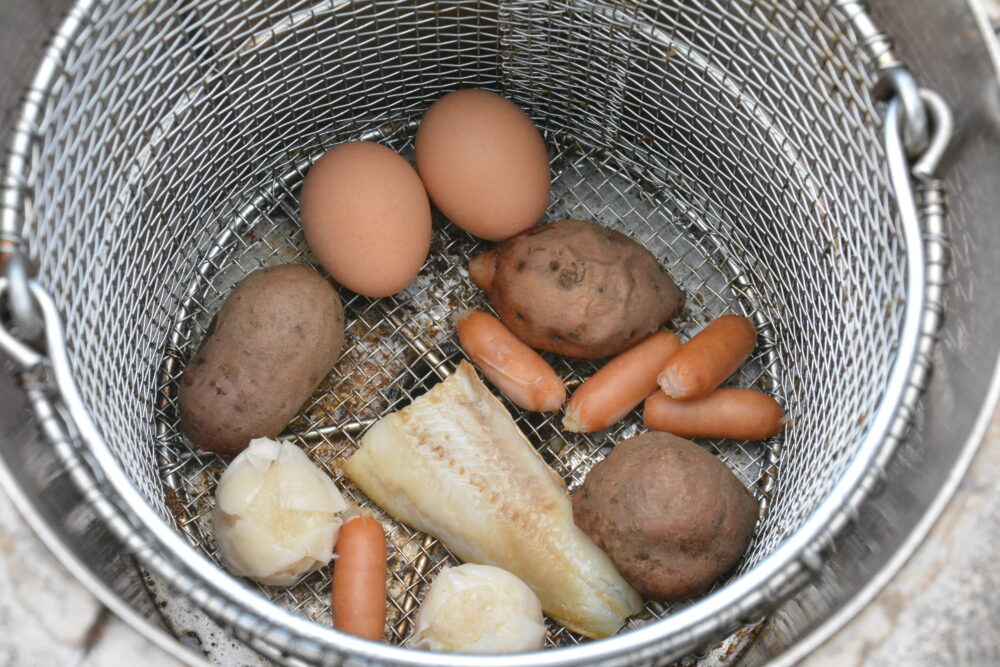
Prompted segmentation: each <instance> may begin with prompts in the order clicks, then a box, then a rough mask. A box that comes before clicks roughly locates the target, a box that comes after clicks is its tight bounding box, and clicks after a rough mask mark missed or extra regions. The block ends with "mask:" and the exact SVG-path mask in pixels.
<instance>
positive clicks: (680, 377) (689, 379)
mask: <svg viewBox="0 0 1000 667" xmlns="http://www.w3.org/2000/svg"><path fill="white" fill-rule="evenodd" d="M755 345H757V332H756V330H755V329H754V326H753V323H752V322H751V321H750V320H748V319H747V318H745V317H740V316H738V315H723V316H722V317H719V318H717V319H715V320H712V321H711V322H709V324H708V326H706V327H705V328H704V329H702V330H701V331H699V332H698V333H697V334H695V335H694V336H692V337H691V340H689V341H688V342H686V343H684V345H682V346H681V349H680V350H678V351H677V354H675V355H673V356H671V357H670V359H668V360H667V363H666V365H664V367H663V370H662V371H660V375H659V376H658V377H657V382H658V383H659V385H660V389H661V390H662V391H663V393H665V394H666V395H667V396H670V397H671V398H679V399H682V400H686V399H690V398H697V397H698V396H704V395H705V394H707V393H709V392H710V391H712V390H713V389H715V388H716V387H718V386H719V385H720V384H722V383H723V382H725V380H726V378H728V377H729V376H730V375H732V374H733V373H735V372H736V369H737V368H739V367H740V366H741V365H742V364H743V362H744V361H746V360H747V357H749V356H750V353H751V352H753V348H754V346H755Z"/></svg>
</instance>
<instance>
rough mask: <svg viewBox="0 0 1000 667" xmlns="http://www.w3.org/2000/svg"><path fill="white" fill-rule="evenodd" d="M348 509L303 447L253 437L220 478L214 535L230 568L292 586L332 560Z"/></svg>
mask: <svg viewBox="0 0 1000 667" xmlns="http://www.w3.org/2000/svg"><path fill="white" fill-rule="evenodd" d="M346 509H347V504H346V503H345V502H344V499H343V497H341V495H340V491H339V490H338V489H337V486H336V485H335V484H334V483H333V480H331V479H330V478H329V477H328V476H327V475H326V473H324V472H323V471H322V470H320V469H319V468H317V467H316V465H315V464H314V463H313V462H312V461H310V460H309V458H308V457H307V456H306V455H305V454H304V453H303V452H302V450H300V449H299V448H298V447H296V446H295V445H293V444H292V443H290V442H288V441H283V442H277V441H275V440H270V439H268V438H257V439H255V440H254V441H253V442H251V443H250V446H249V447H247V448H246V449H245V450H243V453H241V454H240V455H239V456H237V457H236V458H235V459H233V461H232V463H230V464H229V466H228V467H227V468H226V471H225V472H224V473H222V477H221V478H220V479H219V485H218V488H217V489H216V492H215V511H214V513H213V515H212V519H213V526H214V532H215V541H216V543H217V544H218V545H219V550H220V551H221V552H222V557H223V559H224V560H225V562H226V567H227V568H229V571H230V572H232V573H233V574H235V575H238V576H241V577H249V578H251V579H253V580H255V581H259V582H260V583H262V584H268V585H271V586H290V585H292V584H294V583H295V582H296V581H298V580H299V578H300V577H301V576H302V575H304V574H306V573H308V572H312V571H313V570H318V569H319V568H321V567H323V566H324V565H326V564H327V563H329V562H330V558H332V556H333V544H334V542H336V540H337V534H338V532H339V530H340V525H341V516H340V514H341V512H343V511H344V510H346Z"/></svg>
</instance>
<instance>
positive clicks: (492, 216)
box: [415, 90, 552, 241]
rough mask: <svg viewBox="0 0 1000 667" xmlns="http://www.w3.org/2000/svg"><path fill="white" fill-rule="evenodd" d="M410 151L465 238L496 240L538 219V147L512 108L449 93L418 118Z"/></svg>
mask: <svg viewBox="0 0 1000 667" xmlns="http://www.w3.org/2000/svg"><path fill="white" fill-rule="evenodd" d="M415 147H416V158H417V159H416V162H417V171H419V172H420V178H422V179H423V181H424V185H425V186H426V187H427V193H428V194H429V195H430V197H431V200H432V201H433V202H434V204H435V205H436V206H437V207H438V208H439V209H440V210H441V212H442V213H444V214H445V216H447V217H448V219H449V220H451V221H452V222H453V223H455V224H456V225H458V226H459V227H461V228H462V229H464V230H465V231H467V232H469V233H470V234H475V235H476V236H479V237H481V238H484V239H489V240H491V241H501V240H503V239H506V238H510V237H511V236H513V235H514V234H517V233H518V232H520V231H522V230H525V229H527V228H528V227H530V226H532V225H533V224H535V223H536V222H538V221H539V220H540V219H541V217H542V215H543V214H544V213H545V207H546V206H547V205H548V201H549V190H550V189H551V187H552V180H551V178H550V177H549V158H548V154H547V153H546V150H545V143H544V142H543V141H542V136H541V135H540V134H539V133H538V129H537V128H535V125H534V123H532V122H531V119H530V118H528V116H527V114H525V113H524V112H523V111H521V109H519V108H518V106H517V105H516V104H514V103H513V102H511V101H509V100H506V99H504V98H502V97H500V96H499V95H497V94H495V93H491V92H488V91H485V90H459V91H456V92H454V93H449V94H447V95H445V96H444V97H442V98H441V99H439V100H438V101H437V102H435V103H434V104H432V105H431V108H430V109H428V110H427V113H426V114H424V117H423V119H422V120H421V121H420V127H419V128H417V137H416V140H415Z"/></svg>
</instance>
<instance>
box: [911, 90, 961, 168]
mask: <svg viewBox="0 0 1000 667" xmlns="http://www.w3.org/2000/svg"><path fill="white" fill-rule="evenodd" d="M920 99H921V100H922V101H923V103H924V105H925V106H926V108H927V111H928V112H929V113H930V117H931V121H932V123H931V124H932V129H933V132H934V133H933V134H932V135H931V137H930V142H929V143H928V145H927V148H926V149H925V150H924V152H923V154H922V155H920V156H919V158H918V159H917V161H916V162H915V163H914V164H913V169H911V173H912V174H913V175H914V176H915V177H916V178H917V179H919V180H920V181H921V182H922V183H925V184H926V183H929V182H930V181H932V180H934V179H935V173H936V172H937V170H938V166H939V165H940V163H941V157H942V156H943V155H944V152H945V149H946V148H948V141H949V140H950V139H951V135H952V132H953V131H954V120H953V119H952V115H951V109H949V108H948V103H947V102H945V101H944V98H943V97H941V96H940V95H938V94H937V93H936V92H934V91H933V90H928V89H927V88H921V89H920Z"/></svg>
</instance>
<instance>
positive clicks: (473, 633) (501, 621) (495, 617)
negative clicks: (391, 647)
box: [409, 563, 545, 653]
mask: <svg viewBox="0 0 1000 667" xmlns="http://www.w3.org/2000/svg"><path fill="white" fill-rule="evenodd" d="M415 627H416V631H415V632H414V634H413V638H412V639H411V640H410V642H409V645H410V646H412V647H414V648H421V649H426V650H428V651H445V652H449V653H524V652H527V651H537V650H539V649H540V648H542V644H543V642H544V641H545V620H544V619H543V618H542V605H541V603H540V602H539V601H538V596H537V595H535V593H534V591H532V590H531V588H529V587H528V585H527V584H525V583H524V582H523V581H521V580H520V579H518V578H517V577H515V576H514V575H513V574H511V573H510V572H507V571H506V570H502V569H500V568H499V567H493V566H492V565H473V564H471V563H467V564H465V565H459V566H458V567H450V568H446V569H445V570H443V571H442V572H441V574H439V575H438V576H437V578H435V579H434V582H433V583H432V584H431V587H430V590H429V591H427V596H426V597H425V598H424V601H423V603H422V604H421V605H420V610H419V611H418V612H417V619H416V623H415Z"/></svg>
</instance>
